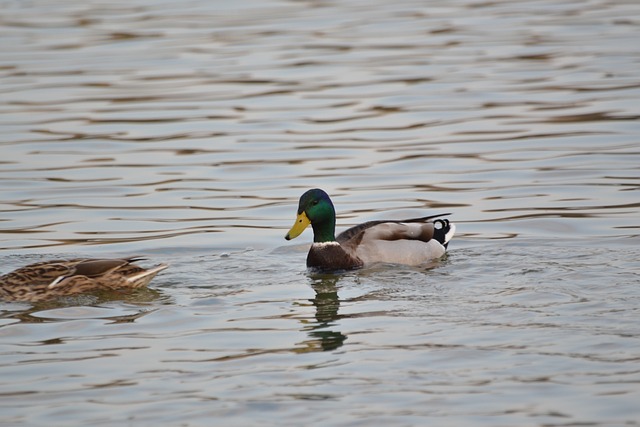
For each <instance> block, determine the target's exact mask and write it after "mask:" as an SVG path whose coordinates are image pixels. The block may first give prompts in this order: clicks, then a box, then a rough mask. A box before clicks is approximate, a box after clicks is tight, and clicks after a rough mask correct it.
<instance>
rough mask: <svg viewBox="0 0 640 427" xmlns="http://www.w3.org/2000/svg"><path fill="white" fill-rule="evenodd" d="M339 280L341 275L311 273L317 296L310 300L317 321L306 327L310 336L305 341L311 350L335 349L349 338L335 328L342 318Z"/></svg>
mask: <svg viewBox="0 0 640 427" xmlns="http://www.w3.org/2000/svg"><path fill="white" fill-rule="evenodd" d="M339 281H340V276H339V275H332V274H315V273H314V274H310V275H309V282H310V283H309V284H310V285H311V287H312V288H313V290H314V292H315V294H316V296H315V298H313V299H311V300H310V301H311V303H312V304H313V306H314V307H315V309H316V314H315V318H316V322H315V323H314V324H312V325H308V326H306V327H305V328H304V330H305V331H306V332H307V333H308V335H309V338H310V339H309V340H307V341H305V345H306V346H307V347H308V348H309V349H310V350H315V351H328V350H335V349H337V348H338V347H341V346H342V344H343V343H344V341H345V340H346V339H347V336H346V335H344V334H343V333H342V332H340V331H337V330H335V329H334V328H336V327H337V326H338V323H336V321H337V320H338V319H339V318H340V315H339V313H338V310H339V309H340V298H339V297H338V286H337V285H338V282H339Z"/></svg>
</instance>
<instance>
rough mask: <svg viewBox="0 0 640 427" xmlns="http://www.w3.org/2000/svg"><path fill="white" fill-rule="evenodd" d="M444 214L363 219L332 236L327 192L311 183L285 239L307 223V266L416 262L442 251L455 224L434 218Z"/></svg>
mask: <svg viewBox="0 0 640 427" xmlns="http://www.w3.org/2000/svg"><path fill="white" fill-rule="evenodd" d="M445 215H449V214H439V215H432V216H427V217H423V218H412V219H405V220H402V221H396V220H380V221H369V222H365V223H364V224H360V225H356V226H355V227H352V228H349V229H348V230H346V231H344V232H342V233H340V234H339V235H338V237H337V238H336V237H335V228H336V212H335V209H334V207H333V203H332V202H331V199H330V198H329V196H328V195H327V193H325V192H324V191H322V190H320V189H318V188H315V189H313V190H309V191H307V192H306V193H304V194H303V195H302V197H300V203H299V204H298V217H297V218H296V222H295V224H294V225H293V227H291V230H289V232H288V233H287V235H286V236H285V239H287V240H291V239H294V238H296V237H298V236H299V235H300V233H302V232H303V231H304V229H305V228H307V226H308V225H309V224H311V227H313V244H312V245H311V249H309V254H308V255H307V267H312V268H316V269H319V270H348V269H353V268H360V267H362V266H363V265H365V264H371V263H375V262H387V263H394V264H408V265H419V264H422V263H424V262H426V261H429V260H432V259H435V258H439V257H441V256H442V255H444V253H445V252H446V249H447V245H448V243H449V240H451V238H452V237H453V234H454V232H455V229H456V227H455V225H454V224H453V223H450V222H449V221H448V220H446V219H435V218H439V217H442V216H445Z"/></svg>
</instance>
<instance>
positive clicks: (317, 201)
mask: <svg viewBox="0 0 640 427" xmlns="http://www.w3.org/2000/svg"><path fill="white" fill-rule="evenodd" d="M318 203H320V200H314V201H313V203H311V204H312V205H313V206H315V205H317V204H318Z"/></svg>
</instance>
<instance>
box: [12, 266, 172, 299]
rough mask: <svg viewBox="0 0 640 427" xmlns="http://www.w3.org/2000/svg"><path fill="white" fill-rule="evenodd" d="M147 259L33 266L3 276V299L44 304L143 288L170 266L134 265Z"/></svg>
mask: <svg viewBox="0 0 640 427" xmlns="http://www.w3.org/2000/svg"><path fill="white" fill-rule="evenodd" d="M142 259H143V258H140V257H131V258H123V259H89V258H82V259H71V260H54V261H44V262H38V263H35V264H30V265H27V266H25V267H22V268H19V269H17V270H15V271H12V272H11V273H7V274H5V275H4V276H0V299H4V300H5V301H30V302H37V301H44V300H47V299H52V298H55V297H61V296H68V295H75V294H80V293H83V292H91V291H98V290H114V289H125V288H140V287H143V286H146V285H147V284H148V283H149V282H150V281H151V279H153V278H154V276H155V275H156V274H158V272H160V271H162V270H164V269H165V268H167V267H168V266H167V265H166V264H159V265H156V266H155V267H153V268H150V269H148V270H147V269H144V268H142V267H139V266H137V265H135V264H133V263H134V262H135V261H140V260H142Z"/></svg>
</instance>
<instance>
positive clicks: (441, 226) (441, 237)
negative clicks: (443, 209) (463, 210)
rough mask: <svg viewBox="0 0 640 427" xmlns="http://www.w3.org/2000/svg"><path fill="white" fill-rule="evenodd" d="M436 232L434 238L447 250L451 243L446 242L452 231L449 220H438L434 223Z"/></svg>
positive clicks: (434, 231)
mask: <svg viewBox="0 0 640 427" xmlns="http://www.w3.org/2000/svg"><path fill="white" fill-rule="evenodd" d="M433 225H434V230H433V238H434V239H436V240H437V241H438V242H440V244H441V245H442V246H444V247H445V248H446V247H447V246H448V245H449V242H447V241H445V239H446V236H447V233H448V232H449V231H450V230H451V225H449V220H448V219H436V220H435V221H433Z"/></svg>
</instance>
